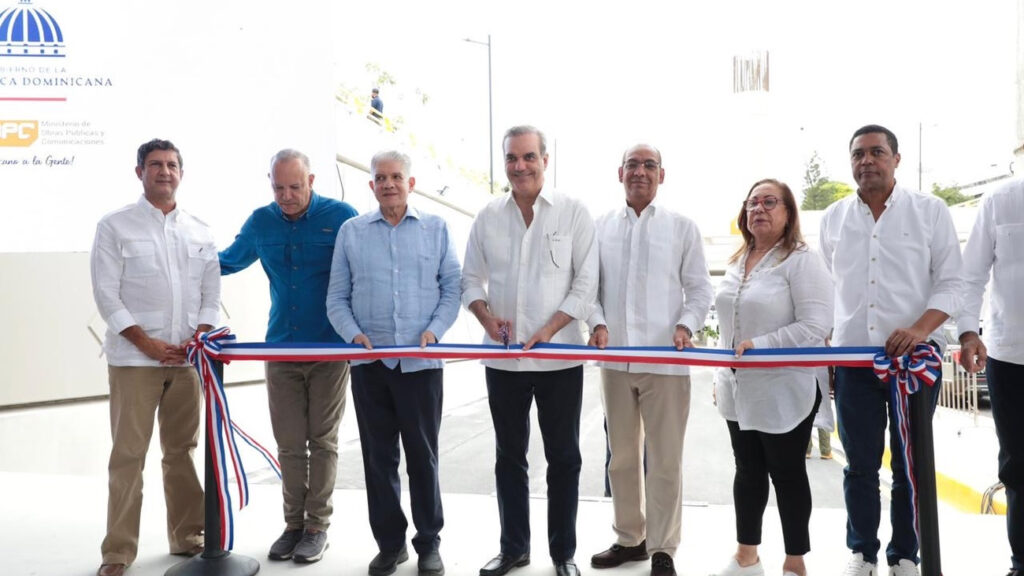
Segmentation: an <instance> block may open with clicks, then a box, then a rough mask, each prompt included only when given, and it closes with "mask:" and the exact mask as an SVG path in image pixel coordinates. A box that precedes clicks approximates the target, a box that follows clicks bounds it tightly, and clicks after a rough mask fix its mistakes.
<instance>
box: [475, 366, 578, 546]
mask: <svg viewBox="0 0 1024 576" xmlns="http://www.w3.org/2000/svg"><path fill="white" fill-rule="evenodd" d="M486 377H487V395H488V402H489V403H490V407H491V420H492V421H493V423H494V437H495V444H496V460H497V461H496V463H495V465H494V477H495V483H496V486H497V492H498V515H499V517H500V520H501V552H502V553H504V554H509V555H520V554H525V553H527V552H529V551H530V485H529V475H528V469H529V464H528V463H527V460H526V452H527V449H528V447H529V445H530V406H531V405H532V404H533V400H534V398H536V400H537V421H538V424H539V425H540V432H541V437H542V438H543V440H544V457H545V458H546V459H547V463H548V468H547V484H548V552H549V553H550V554H551V559H552V560H554V561H555V562H561V561H564V560H569V559H571V558H572V557H573V556H574V555H575V554H576V509H577V506H578V504H579V489H580V468H581V467H582V464H583V460H582V458H581V457H580V409H581V408H582V406H583V367H582V366H576V367H574V368H568V369H565V370H555V371H551V372H509V371H506V370H496V369H494V368H488V369H487V371H486Z"/></svg>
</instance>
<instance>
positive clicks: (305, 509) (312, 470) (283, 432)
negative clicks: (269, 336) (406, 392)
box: [267, 362, 348, 530]
mask: <svg viewBox="0 0 1024 576" xmlns="http://www.w3.org/2000/svg"><path fill="white" fill-rule="evenodd" d="M347 394H348V362H267V400H268V402H269V404H270V424H271V426H272V427H273V429H274V440H276V441H277V458H278V460H279V461H280V463H281V491H282V495H283V498H284V521H285V523H286V524H287V529H288V530H298V529H302V528H307V529H314V530H326V529H327V528H328V527H329V526H330V524H331V514H332V513H333V512H334V506H333V504H332V496H333V495H334V480H335V477H336V476H337V470H338V426H339V425H340V424H341V417H342V415H343V414H344V413H345V402H346V399H347Z"/></svg>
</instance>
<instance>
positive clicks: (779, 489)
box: [726, 390, 821, 556]
mask: <svg viewBox="0 0 1024 576" xmlns="http://www.w3.org/2000/svg"><path fill="white" fill-rule="evenodd" d="M816 394H817V399H816V400H815V401H814V407H813V408H811V413H810V414H808V415H807V417H806V418H804V420H803V421H802V422H800V423H799V424H797V425H796V428H793V429H792V430H790V431H789V432H785V433H783V434H768V433H766V432H758V431H757V430H740V426H739V424H738V423H737V422H735V421H733V420H727V421H726V423H727V424H728V425H729V438H730V439H731V440H732V452H733V456H734V457H735V459H736V476H735V477H734V479H733V484H732V496H733V501H734V502H735V505H736V541H737V542H739V543H740V544H746V545H750V546H757V545H759V544H761V525H762V522H763V520H764V510H765V508H766V507H767V506H768V479H769V477H770V478H771V483H772V484H773V485H774V486H775V499H776V502H777V503H778V506H779V517H780V519H781V520H782V539H783V542H784V543H785V547H786V554H788V555H790V556H802V555H804V554H806V553H808V552H810V550H811V534H810V528H809V527H808V524H809V523H810V521H811V485H810V482H809V481H808V479H807V461H806V458H805V456H804V451H805V450H806V449H807V442H808V440H810V439H811V428H812V426H813V424H814V415H815V414H817V412H818V406H819V405H820V404H821V391H820V390H819V391H817V392H816Z"/></svg>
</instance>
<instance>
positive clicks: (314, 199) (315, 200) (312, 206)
mask: <svg viewBox="0 0 1024 576" xmlns="http://www.w3.org/2000/svg"><path fill="white" fill-rule="evenodd" d="M319 205H320V195H319V194H317V193H316V192H315V191H313V190H310V192H309V208H306V211H305V212H303V213H302V216H299V217H298V218H296V219H295V220H289V219H288V217H287V216H285V215H284V212H282V211H281V207H280V206H278V205H277V202H271V203H270V209H271V210H272V211H273V212H274V214H277V217H278V218H280V219H282V220H284V221H285V222H298V221H299V220H305V219H307V218H308V217H309V215H310V214H312V213H313V211H314V210H316V209H317V206H319Z"/></svg>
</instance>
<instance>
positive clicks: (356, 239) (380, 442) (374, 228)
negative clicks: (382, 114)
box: [327, 151, 459, 576]
mask: <svg viewBox="0 0 1024 576" xmlns="http://www.w3.org/2000/svg"><path fill="white" fill-rule="evenodd" d="M410 167H411V162H410V161H409V157H408V156H406V155H405V154H402V153H400V152H394V151H387V152H379V153H377V154H376V155H375V156H374V157H373V160H372V161H371V162H370V175H371V176H372V177H373V179H372V180H370V189H372V190H373V194H374V196H376V198H377V202H378V204H379V209H377V210H374V211H373V212H370V213H368V214H363V215H362V216H359V217H357V218H353V219H351V220H349V221H348V222H346V223H345V224H344V225H343V226H342V227H341V232H340V233H339V234H338V240H337V243H336V244H335V248H334V262H333V264H332V265H331V283H330V286H329V287H328V289H327V316H328V317H329V318H330V320H331V325H333V326H334V329H335V330H336V331H337V332H338V334H340V335H341V336H342V337H343V338H345V339H346V340H348V341H349V342H352V343H354V344H362V345H363V346H365V347H366V348H367V349H373V347H374V345H377V346H416V345H419V346H420V347H421V348H423V347H425V346H426V345H427V344H436V343H437V341H438V340H439V339H440V338H441V337H442V336H444V333H445V332H447V331H448V329H449V328H451V326H452V324H453V323H454V322H455V317H456V316H458V314H459V260H458V257H457V253H456V250H455V244H454V243H453V241H452V236H451V234H450V233H449V232H448V225H447V224H446V223H445V221H444V219H442V218H440V217H438V216H435V215H433V214H428V213H426V212H421V211H419V210H417V209H416V208H415V207H414V206H411V205H409V191H410V190H412V188H413V187H414V186H415V185H416V179H415V178H413V177H412V176H410V175H409V171H410ZM443 392H444V361H443V360H431V359H423V358H385V359H381V360H354V361H352V400H353V401H354V402H355V407H356V420H357V421H358V423H359V444H360V447H361V448H362V451H363V469H364V471H365V474H366V500H367V508H368V511H369V515H370V528H371V529H372V530H373V537H374V539H375V540H376V541H377V547H378V548H379V550H380V553H379V554H377V556H376V557H375V558H374V559H373V560H372V561H371V562H370V566H369V573H370V576H387V575H388V574H392V573H394V572H395V570H396V566H397V565H398V564H399V563H401V562H404V561H406V560H407V559H408V558H409V553H408V551H407V549H406V545H405V530H406V528H407V527H408V525H409V523H408V521H407V520H406V517H405V514H404V513H403V512H402V504H401V482H400V480H399V476H398V463H399V458H400V453H399V450H398V440H399V437H401V440H402V446H403V447H404V448H405V457H406V459H407V461H408V462H407V464H406V470H407V471H408V474H409V496H410V500H411V503H412V520H413V523H414V524H415V525H416V535H415V536H414V537H413V539H412V545H413V547H414V548H415V549H416V552H417V554H418V555H419V565H418V569H419V574H420V576H442V575H443V574H444V564H443V563H442V562H441V555H440V553H439V551H438V547H439V545H440V543H441V538H440V536H439V535H438V534H439V533H440V531H441V527H442V526H443V525H444V512H443V510H442V508H441V488H440V483H439V482H438V473H437V460H438V453H437V437H438V434H439V432H440V430H441V401H442V398H443Z"/></svg>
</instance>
